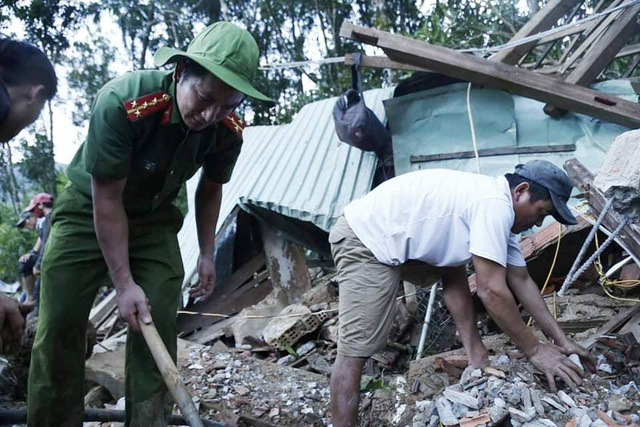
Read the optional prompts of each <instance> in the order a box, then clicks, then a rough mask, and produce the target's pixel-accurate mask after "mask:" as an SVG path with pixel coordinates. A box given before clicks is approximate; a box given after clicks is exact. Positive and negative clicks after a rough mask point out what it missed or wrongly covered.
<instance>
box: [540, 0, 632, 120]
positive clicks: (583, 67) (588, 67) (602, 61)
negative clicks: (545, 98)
mask: <svg viewBox="0 0 640 427" xmlns="http://www.w3.org/2000/svg"><path fill="white" fill-rule="evenodd" d="M638 13H640V4H636V5H635V6H631V7H630V8H629V9H627V10H625V11H624V13H623V14H622V15H620V16H619V17H618V18H617V19H616V20H615V21H614V22H613V23H612V24H611V26H610V27H609V28H608V29H607V30H606V31H605V32H604V34H603V35H602V37H600V38H599V39H598V40H597V41H596V42H595V44H594V45H593V46H592V47H591V49H590V50H589V51H588V52H587V53H586V54H585V56H584V58H583V59H582V60H581V61H580V63H579V64H578V65H577V66H576V68H575V69H574V70H573V71H571V73H570V74H569V75H568V76H567V77H566V78H565V82H567V83H572V84H576V85H580V86H589V85H590V84H591V83H593V82H594V81H595V80H596V78H597V77H598V76H599V75H600V73H601V72H602V71H604V70H605V69H606V68H607V66H609V64H610V63H611V61H613V60H614V59H615V57H616V54H617V53H618V52H619V51H620V49H622V47H623V46H624V45H625V44H627V41H628V40H629V39H630V38H631V37H633V36H634V35H635V34H638V32H640V24H638V20H637V17H638ZM544 111H545V113H547V114H549V115H550V116H552V117H558V116H562V115H564V114H565V113H566V111H565V110H561V109H558V108H555V107H554V106H552V105H546V106H545V109H544Z"/></svg>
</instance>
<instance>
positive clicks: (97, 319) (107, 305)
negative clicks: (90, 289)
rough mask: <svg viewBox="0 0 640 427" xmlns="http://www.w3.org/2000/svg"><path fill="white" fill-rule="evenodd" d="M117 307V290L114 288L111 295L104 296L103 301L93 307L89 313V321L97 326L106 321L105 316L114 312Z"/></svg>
mask: <svg viewBox="0 0 640 427" xmlns="http://www.w3.org/2000/svg"><path fill="white" fill-rule="evenodd" d="M115 308H116V291H115V289H114V290H112V291H111V292H110V293H109V295H107V296H106V297H104V299H103V300H102V301H100V302H99V303H98V305H96V306H95V307H93V308H92V309H91V312H90V313H89V321H90V322H91V323H93V325H94V326H95V327H96V328H97V327H99V326H100V323H102V322H104V320H105V318H106V317H108V316H109V314H111V312H113V310H115Z"/></svg>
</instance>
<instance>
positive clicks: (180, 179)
mask: <svg viewBox="0 0 640 427" xmlns="http://www.w3.org/2000/svg"><path fill="white" fill-rule="evenodd" d="M258 56H259V52H258V46H257V44H256V42H255V40H254V39H253V37H252V36H251V35H250V34H249V33H248V32H247V31H245V30H242V29H240V28H238V27H236V26H235V25H233V24H230V23H225V22H218V23H215V24H213V25H211V26H209V27H207V28H206V29H205V30H204V31H203V32H202V33H200V34H199V35H198V36H197V37H196V38H195V39H194V40H193V41H192V43H191V44H190V45H189V48H188V49H187V51H186V52H184V51H180V50H177V49H169V48H162V49H160V50H159V51H158V52H157V53H156V56H155V62H156V65H158V66H161V65H164V64H167V63H173V62H177V65H176V66H175V69H174V70H173V71H172V72H163V71H138V72H132V73H128V74H126V75H124V76H122V77H120V78H116V79H114V80H112V81H110V82H109V83H107V84H106V85H105V86H104V87H103V88H102V89H101V90H100V91H99V93H98V95H97V97H96V99H95V101H94V103H93V106H92V110H91V119H90V123H89V130H88V135H87V139H86V140H85V142H84V144H83V145H82V146H81V147H80V149H79V150H78V152H77V154H76V156H75V157H74V159H73V161H72V163H71V165H70V166H69V168H68V170H67V174H68V177H69V181H70V184H69V185H68V187H67V188H66V189H65V191H64V192H63V194H62V195H61V196H60V197H59V200H58V202H57V205H56V208H55V209H54V212H53V219H52V222H53V226H52V230H51V235H50V237H49V242H48V244H47V247H46V252H45V256H44V262H43V266H42V289H41V296H40V304H41V305H40V319H39V325H38V332H37V335H36V338H35V342H34V346H33V353H32V358H31V370H30V373H29V392H28V406H29V409H28V412H29V419H28V423H29V425H30V426H80V425H82V417H83V396H84V354H85V352H84V351H85V348H84V347H85V331H86V324H87V318H88V315H89V311H90V309H91V306H92V303H93V301H94V298H95V295H96V293H97V290H98V286H99V284H100V283H101V280H102V278H103V277H105V275H106V274H107V273H108V274H109V275H110V277H111V280H112V281H113V284H114V286H115V288H116V295H117V297H116V299H117V304H118V310H119V312H120V315H121V316H122V317H123V318H124V319H126V320H127V322H128V323H129V335H128V338H127V347H126V372H125V373H126V384H125V392H126V397H127V401H126V413H127V425H130V426H143V427H150V426H164V425H166V417H167V416H168V415H169V414H170V408H171V405H169V403H170V402H171V398H170V396H169V394H168V392H167V389H166V387H165V386H164V383H163V380H162V377H161V376H160V373H159V371H158V370H157V368H156V365H155V363H154V361H153V359H152V356H151V353H150V352H149V350H148V348H147V346H146V343H145V342H144V339H143V337H142V335H141V334H140V333H139V327H138V324H137V321H138V318H139V319H140V321H143V322H145V323H149V322H151V318H153V321H154V323H155V325H156V327H157V328H158V331H159V333H160V335H161V336H162V339H163V341H164V343H165V345H166V346H167V348H168V350H169V352H170V353H171V355H172V357H173V358H174V359H175V358H176V346H177V342H176V341H177V340H176V321H175V318H176V312H177V310H178V306H179V303H180V295H181V285H182V280H183V275H184V272H183V268H182V262H181V258H180V252H179V247H178V241H177V232H178V230H179V229H180V227H181V225H182V216H181V214H180V212H179V211H178V210H177V208H176V207H175V206H173V205H172V203H171V202H172V201H173V200H174V199H175V197H176V195H177V194H178V191H179V190H180V187H181V185H182V184H183V183H184V182H185V181H186V180H188V179H189V178H190V177H191V176H192V175H193V174H194V173H195V172H196V171H197V170H198V169H199V168H200V167H201V166H202V167H203V171H202V176H201V178H200V181H199V184H198V189H197V192H196V203H195V209H196V222H197V232H198V242H199V246H200V256H199V258H198V266H197V271H198V274H199V276H200V284H199V286H198V287H197V288H195V289H193V291H192V295H194V296H203V297H207V296H209V295H210V294H211V292H212V290H213V285H214V283H215V271H214V265H213V248H214V235H215V229H216V222H217V219H218V213H219V209H220V201H221V198H222V185H223V184H224V183H226V182H227V181H229V179H230V177H231V172H232V170H233V166H234V164H235V161H236V158H237V156H238V154H239V152H240V147H241V145H242V139H241V131H242V123H241V122H240V121H239V119H237V117H236V116H235V115H233V114H232V112H233V110H234V109H235V108H236V107H237V106H238V104H240V102H242V100H243V99H244V98H245V96H250V97H252V98H255V99H258V100H261V101H264V102H269V103H271V102H272V101H271V100H270V99H269V98H267V97H266V96H265V95H263V94H261V93H260V92H258V91H257V90H256V89H255V88H254V87H253V85H252V81H253V79H254V77H255V74H256V72H257V67H258Z"/></svg>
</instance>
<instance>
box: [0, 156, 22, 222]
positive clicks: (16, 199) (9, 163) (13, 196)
mask: <svg viewBox="0 0 640 427" xmlns="http://www.w3.org/2000/svg"><path fill="white" fill-rule="evenodd" d="M4 152H5V153H6V156H4V155H3V157H5V159H4V161H3V162H2V165H3V166H4V168H5V171H4V172H5V176H6V177H7V181H6V183H7V187H8V191H9V199H10V201H11V207H12V208H13V212H14V213H15V214H16V216H18V214H20V196H19V194H18V186H17V182H16V176H15V174H14V173H13V160H12V158H11V145H9V144H6V146H5V149H4Z"/></svg>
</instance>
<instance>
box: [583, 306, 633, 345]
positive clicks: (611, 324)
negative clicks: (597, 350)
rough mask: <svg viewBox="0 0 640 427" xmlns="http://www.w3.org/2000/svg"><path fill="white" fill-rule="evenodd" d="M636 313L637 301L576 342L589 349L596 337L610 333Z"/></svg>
mask: <svg viewBox="0 0 640 427" xmlns="http://www.w3.org/2000/svg"><path fill="white" fill-rule="evenodd" d="M637 313H640V303H637V304H635V305H632V306H631V307H629V308H626V309H624V310H622V311H620V312H619V313H618V314H616V315H615V316H614V317H613V318H612V319H611V320H609V321H608V322H607V323H605V324H604V325H602V327H600V329H598V330H597V331H596V333H595V334H593V335H592V336H590V337H589V338H587V339H585V340H582V341H580V342H579V343H578V344H580V345H581V346H583V347H585V348H586V349H590V348H591V347H593V345H594V344H595V343H596V341H597V340H598V338H600V337H601V336H603V335H607V334H610V333H612V332H613V331H615V330H616V329H617V328H619V327H620V326H622V325H624V324H625V323H626V322H627V320H629V319H631V318H632V317H633V316H635V315H636V314H637Z"/></svg>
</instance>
